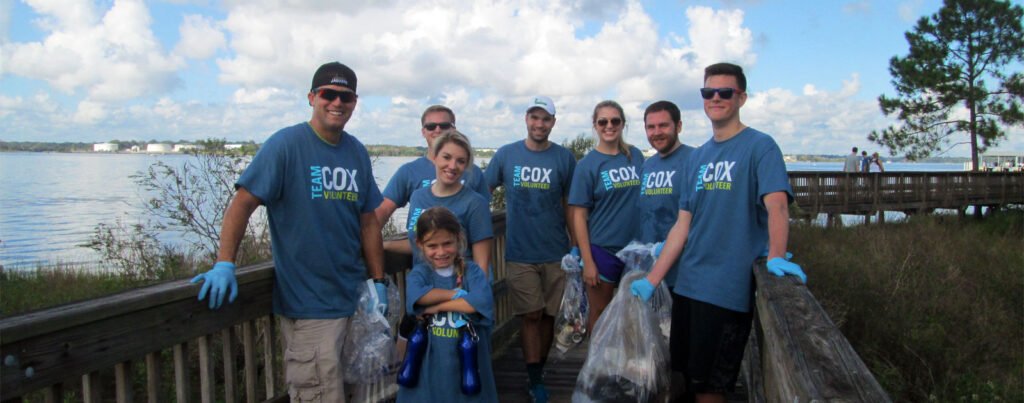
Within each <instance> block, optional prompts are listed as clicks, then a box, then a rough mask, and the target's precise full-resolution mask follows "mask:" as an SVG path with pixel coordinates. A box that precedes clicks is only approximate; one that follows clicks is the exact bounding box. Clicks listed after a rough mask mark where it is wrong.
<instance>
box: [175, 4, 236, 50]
mask: <svg viewBox="0 0 1024 403" xmlns="http://www.w3.org/2000/svg"><path fill="white" fill-rule="evenodd" d="M178 31H179V32H180V33H181V41H180V42H178V44H177V45H175V46H174V54H177V55H181V56H184V57H187V58H190V59H208V58H211V57H213V56H214V55H215V54H216V53H217V51H218V50H221V49H223V48H224V47H225V46H227V39H226V38H225V37H224V33H223V32H221V31H220V30H218V29H217V28H216V27H214V23H213V21H212V20H211V19H209V18H206V17H203V16H201V15H186V16H185V17H184V19H183V20H182V22H181V26H180V27H178Z"/></svg>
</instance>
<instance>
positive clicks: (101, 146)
mask: <svg viewBox="0 0 1024 403" xmlns="http://www.w3.org/2000/svg"><path fill="white" fill-rule="evenodd" d="M92 151H94V152H98V153H113V152H117V143H96V144H93V145H92Z"/></svg>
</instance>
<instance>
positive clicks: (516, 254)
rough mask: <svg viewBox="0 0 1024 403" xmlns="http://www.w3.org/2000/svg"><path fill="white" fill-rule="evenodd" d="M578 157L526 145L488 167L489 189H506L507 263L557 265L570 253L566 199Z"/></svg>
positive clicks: (505, 151) (508, 149)
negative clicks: (556, 262)
mask: <svg viewBox="0 0 1024 403" xmlns="http://www.w3.org/2000/svg"><path fill="white" fill-rule="evenodd" d="M575 168H576V157H574V156H573V155H572V151H569V150H568V149H566V148H565V147H562V146H560V145H558V144H555V143H551V146H550V147H548V148H547V149H546V150H544V151H532V150H530V149H529V148H527V147H526V140H522V141H517V142H515V143H512V144H508V145H505V146H504V147H501V148H500V149H498V152H497V153H495V154H494V157H492V158H491V162H490V164H488V165H487V171H486V172H485V173H484V176H485V177H486V179H487V186H489V187H492V188H496V187H498V186H501V185H504V186H505V206H506V207H505V211H506V213H507V220H505V223H506V227H505V240H506V244H505V260H508V261H513V262H522V263H544V262H554V261H558V260H560V259H562V256H565V254H566V253H569V235H568V232H566V228H565V208H564V207H563V206H562V199H563V198H565V197H566V196H568V195H569V186H570V185H572V174H573V170H574V169H575Z"/></svg>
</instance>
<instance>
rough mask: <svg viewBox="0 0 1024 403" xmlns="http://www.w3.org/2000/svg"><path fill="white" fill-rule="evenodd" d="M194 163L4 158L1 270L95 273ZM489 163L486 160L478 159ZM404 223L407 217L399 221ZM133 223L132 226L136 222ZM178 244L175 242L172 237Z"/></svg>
mask: <svg viewBox="0 0 1024 403" xmlns="http://www.w3.org/2000/svg"><path fill="white" fill-rule="evenodd" d="M188 158H193V157H190V156H187V155H179V154H168V155H149V154H92V153H0V266H3V267H4V268H5V269H18V268H34V267H35V266H36V265H39V264H44V265H49V264H56V263H68V264H77V265H85V266H89V265H94V264H95V263H96V262H97V260H98V259H99V256H98V255H97V254H96V253H95V252H93V251H92V250H91V249H88V248H85V247H81V246H78V245H81V244H83V243H85V242H87V241H88V240H89V238H90V236H92V235H93V231H94V229H95V227H96V225H97V224H101V223H106V224H113V223H114V221H115V219H116V218H118V217H126V218H127V219H128V220H137V221H141V220H142V219H144V218H145V217H142V214H143V211H144V209H143V208H142V202H143V201H144V200H145V198H146V195H144V194H140V191H139V189H138V187H137V186H136V185H135V183H134V182H133V181H132V178H131V177H130V175H132V174H134V173H137V172H141V171H144V170H145V169H146V168H148V167H149V166H150V165H151V164H153V163H155V162H157V161H164V162H165V163H167V164H168V165H171V166H180V165H182V164H183V163H184V162H185V161H186V159H188ZM413 159H415V158H414V157H380V158H379V159H378V160H377V161H376V162H375V164H374V167H373V171H374V175H375V177H376V179H377V185H378V187H380V188H381V189H382V190H383V188H384V186H385V185H386V184H387V181H388V180H389V179H390V178H391V176H392V175H393V174H394V173H395V171H396V170H398V167H400V166H401V165H402V164H404V163H406V162H409V161H412V160H413ZM477 160H478V161H480V160H486V159H477ZM787 168H788V169H789V170H791V171H809V170H820V171H838V170H841V168H842V163H838V162H837V163H820V162H819V163H790V164H787ZM962 169H963V167H962V165H961V164H910V163H902V164H901V163H893V164H888V165H886V170H887V171H889V170H896V171H900V170H902V171H959V170H962ZM395 215H396V219H397V220H398V222H404V221H405V219H404V217H405V211H404V210H399V211H397V212H396V213H395ZM129 222H131V221H129ZM171 237H172V238H173V235H171Z"/></svg>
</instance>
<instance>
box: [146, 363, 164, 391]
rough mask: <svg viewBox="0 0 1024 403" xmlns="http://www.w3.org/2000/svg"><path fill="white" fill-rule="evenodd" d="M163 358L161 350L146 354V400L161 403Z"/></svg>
mask: <svg viewBox="0 0 1024 403" xmlns="http://www.w3.org/2000/svg"><path fill="white" fill-rule="evenodd" d="M162 364H163V359H161V358H160V352H159V351H158V352H155V353H149V354H146V399H147V400H146V401H147V402H149V403H160V402H162V401H163V400H164V399H163V378H162V376H161V375H162V369H163V365H162Z"/></svg>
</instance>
